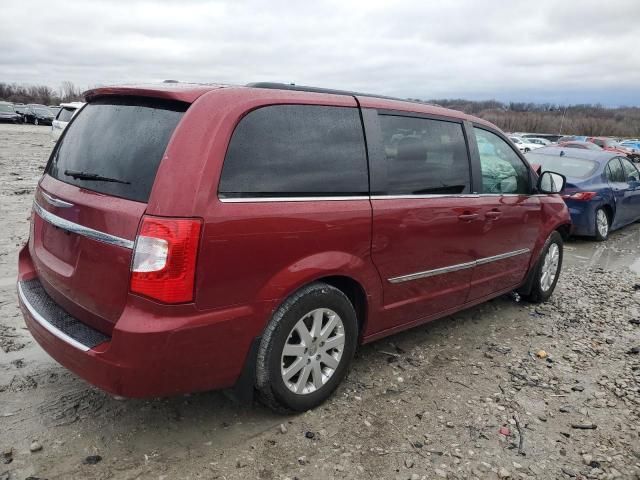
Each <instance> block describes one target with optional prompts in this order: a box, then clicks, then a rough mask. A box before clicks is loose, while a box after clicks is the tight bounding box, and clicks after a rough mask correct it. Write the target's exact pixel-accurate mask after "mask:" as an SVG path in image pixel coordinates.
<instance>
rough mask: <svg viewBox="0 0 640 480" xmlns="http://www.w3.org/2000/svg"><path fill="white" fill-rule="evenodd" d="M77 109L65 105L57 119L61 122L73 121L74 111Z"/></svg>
mask: <svg viewBox="0 0 640 480" xmlns="http://www.w3.org/2000/svg"><path fill="white" fill-rule="evenodd" d="M75 111H76V109H75V108H69V107H63V108H61V109H60V111H59V112H58V116H57V117H56V120H59V121H61V122H69V121H71V118H72V117H73V112H75Z"/></svg>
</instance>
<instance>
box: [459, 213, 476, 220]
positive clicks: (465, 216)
mask: <svg viewBox="0 0 640 480" xmlns="http://www.w3.org/2000/svg"><path fill="white" fill-rule="evenodd" d="M476 218H478V214H477V213H463V214H462V215H458V219H459V220H462V221H463V222H470V221H472V220H475V219H476Z"/></svg>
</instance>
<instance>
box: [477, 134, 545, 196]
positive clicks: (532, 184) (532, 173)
mask: <svg viewBox="0 0 640 480" xmlns="http://www.w3.org/2000/svg"><path fill="white" fill-rule="evenodd" d="M470 125H471V128H470V131H471V135H470V137H471V138H472V139H473V142H472V143H473V144H474V146H475V151H474V153H475V154H476V155H477V156H476V158H475V163H477V168H478V171H479V172H481V169H482V167H481V164H480V151H479V150H478V142H477V140H476V134H475V132H474V131H473V129H474V128H477V129H479V130H484V131H486V132H489V133H493V134H494V135H496V136H497V137H499V138H500V139H502V140H503V141H504V142H505V143H506V144H507V145H508V146H509V148H511V150H512V151H513V152H514V153H515V154H516V156H517V157H518V158H519V159H520V161H521V162H522V163H523V164H524V166H525V167H526V169H527V171H528V172H529V175H528V177H529V178H528V180H529V188H528V189H527V190H528V191H529V193H479V194H478V195H479V196H481V197H522V196H532V195H535V194H537V193H538V192H537V191H536V189H535V185H536V182H537V177H538V175H537V174H536V173H535V171H534V170H533V168H531V164H530V163H529V161H528V160H527V158H526V157H525V156H524V155H523V154H522V152H521V151H520V150H518V149H517V148H514V147H513V143H512V142H511V141H510V140H509V139H508V137H507V136H506V135H505V134H504V133H502V132H501V131H500V130H497V129H495V128H491V127H490V126H488V125H485V124H483V123H478V122H470ZM476 178H477V182H478V183H477V184H476V185H474V187H475V188H474V190H475V191H477V192H482V174H479V175H477V176H476Z"/></svg>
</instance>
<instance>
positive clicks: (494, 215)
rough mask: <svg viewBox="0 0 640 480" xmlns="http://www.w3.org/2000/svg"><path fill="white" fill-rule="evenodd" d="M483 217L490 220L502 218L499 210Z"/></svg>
mask: <svg viewBox="0 0 640 480" xmlns="http://www.w3.org/2000/svg"><path fill="white" fill-rule="evenodd" d="M484 216H485V217H487V218H490V219H491V220H497V219H498V218H500V217H501V216H502V212H501V211H499V210H491V211H489V212H487V213H485V214H484Z"/></svg>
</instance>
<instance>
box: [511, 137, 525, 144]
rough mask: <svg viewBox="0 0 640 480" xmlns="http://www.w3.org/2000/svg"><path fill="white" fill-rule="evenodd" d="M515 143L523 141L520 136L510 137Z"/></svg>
mask: <svg viewBox="0 0 640 480" xmlns="http://www.w3.org/2000/svg"><path fill="white" fill-rule="evenodd" d="M509 138H510V139H511V141H512V142H513V143H522V141H521V140H520V139H519V138H518V137H509Z"/></svg>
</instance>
